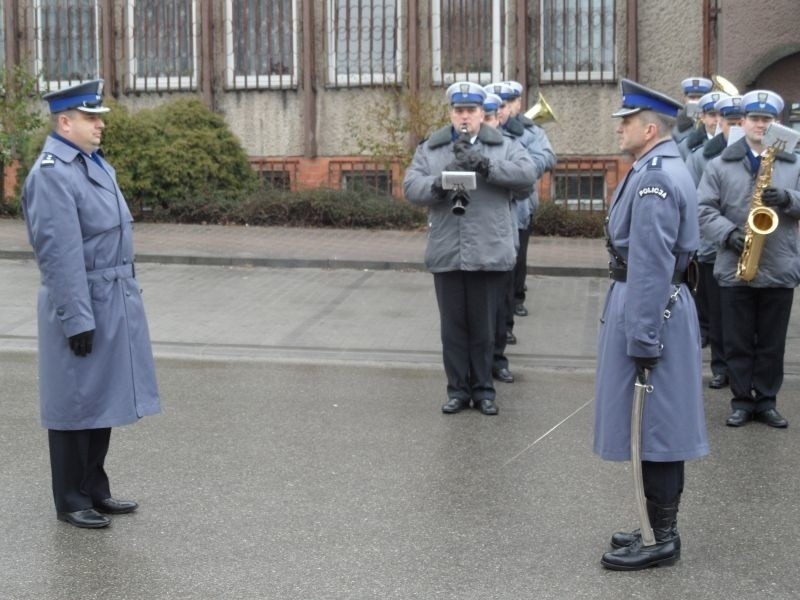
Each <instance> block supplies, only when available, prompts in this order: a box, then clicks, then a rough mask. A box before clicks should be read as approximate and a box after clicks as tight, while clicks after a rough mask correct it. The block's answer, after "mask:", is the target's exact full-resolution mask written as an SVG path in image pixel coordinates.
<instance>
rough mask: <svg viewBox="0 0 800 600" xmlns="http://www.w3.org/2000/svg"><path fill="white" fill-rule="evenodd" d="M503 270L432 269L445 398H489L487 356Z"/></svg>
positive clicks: (491, 347) (491, 395)
mask: <svg viewBox="0 0 800 600" xmlns="http://www.w3.org/2000/svg"><path fill="white" fill-rule="evenodd" d="M506 277H507V272H506V271H448V272H446V273H434V274H433V283H434V287H435V289H436V301H437V303H438V304H439V320H440V322H441V335H442V357H443V362H444V371H445V374H446V376H447V397H448V398H459V399H461V400H468V399H470V398H472V399H473V400H474V401H480V400H483V399H484V398H491V399H494V396H495V391H494V382H493V381H492V356H493V354H494V345H495V330H496V328H497V311H498V305H499V304H500V303H501V302H502V298H503V293H504V290H505V286H504V284H505V281H506Z"/></svg>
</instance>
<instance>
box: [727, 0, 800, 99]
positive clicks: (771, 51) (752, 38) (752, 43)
mask: <svg viewBox="0 0 800 600" xmlns="http://www.w3.org/2000/svg"><path fill="white" fill-rule="evenodd" d="M718 3H719V7H720V9H721V12H720V16H719V24H718V28H717V31H718V53H717V68H718V69H719V71H718V72H719V73H721V74H722V75H724V76H725V77H727V78H728V79H730V80H731V81H732V82H733V83H734V84H735V85H736V86H739V88H740V91H744V90H746V89H754V87H753V86H754V84H755V82H756V80H757V78H758V76H759V74H760V73H761V72H762V71H763V70H764V69H766V68H767V67H769V66H770V65H771V64H773V63H775V62H776V61H778V60H780V59H782V58H784V57H786V56H790V55H792V54H795V53H797V52H800V3H798V1H797V0H771V1H770V2H758V3H753V2H752V1H749V2H748V1H747V0H718ZM728 74H730V76H729V75H728ZM797 77H798V75H797V72H796V71H795V72H794V73H793V74H790V78H791V79H794V80H796V79H797ZM775 91H778V90H775Z"/></svg>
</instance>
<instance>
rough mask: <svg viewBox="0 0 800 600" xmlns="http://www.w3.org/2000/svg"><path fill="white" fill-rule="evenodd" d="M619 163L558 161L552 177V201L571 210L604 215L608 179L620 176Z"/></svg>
mask: <svg viewBox="0 0 800 600" xmlns="http://www.w3.org/2000/svg"><path fill="white" fill-rule="evenodd" d="M616 170H617V163H616V161H615V160H608V159H597V158H592V157H565V158H560V159H559V160H558V164H557V165H556V170H555V172H554V173H553V175H552V177H551V178H550V198H551V200H552V201H553V203H554V204H557V205H560V206H564V207H566V208H569V209H571V210H585V211H590V212H604V211H605V209H606V198H607V196H608V184H607V181H608V176H609V175H610V174H611V173H616Z"/></svg>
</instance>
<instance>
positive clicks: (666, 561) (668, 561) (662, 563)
mask: <svg viewBox="0 0 800 600" xmlns="http://www.w3.org/2000/svg"><path fill="white" fill-rule="evenodd" d="M679 558H680V556H670V557H669V558H663V559H661V560H657V561H655V562H651V563H647V564H646V565H641V566H638V567H627V566H623V565H617V564H614V563H608V562H605V561H604V560H602V559H600V564H601V565H603V566H604V567H605V568H606V569H609V570H611V571H643V570H644V569H649V568H651V567H669V566H672V565H674V564H675V563H676V562H677V561H678V559H679Z"/></svg>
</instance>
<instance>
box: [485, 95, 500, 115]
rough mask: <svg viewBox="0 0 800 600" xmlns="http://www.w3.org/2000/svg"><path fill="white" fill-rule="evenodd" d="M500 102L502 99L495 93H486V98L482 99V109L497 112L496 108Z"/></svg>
mask: <svg viewBox="0 0 800 600" xmlns="http://www.w3.org/2000/svg"><path fill="white" fill-rule="evenodd" d="M502 103H503V99H502V98H501V97H500V96H498V95H497V94H486V100H484V101H483V110H484V111H486V112H487V113H488V112H492V113H493V112H497V109H498V108H500V105H501V104H502Z"/></svg>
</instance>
